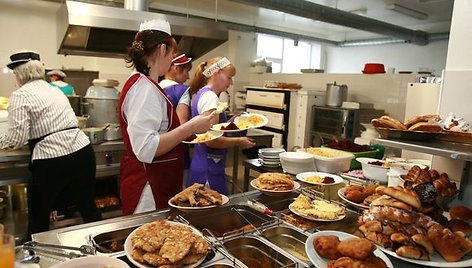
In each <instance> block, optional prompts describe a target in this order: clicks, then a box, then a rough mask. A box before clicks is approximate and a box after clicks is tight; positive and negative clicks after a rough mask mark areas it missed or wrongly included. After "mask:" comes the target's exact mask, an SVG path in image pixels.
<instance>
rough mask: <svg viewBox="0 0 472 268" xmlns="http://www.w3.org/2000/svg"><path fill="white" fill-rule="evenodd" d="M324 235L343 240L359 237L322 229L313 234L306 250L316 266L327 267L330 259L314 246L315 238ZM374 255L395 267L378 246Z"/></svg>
mask: <svg viewBox="0 0 472 268" xmlns="http://www.w3.org/2000/svg"><path fill="white" fill-rule="evenodd" d="M322 235H335V236H337V237H338V238H339V240H341V241H342V240H345V239H348V238H353V237H357V236H354V235H352V234H348V233H344V232H339V231H320V232H316V233H313V234H311V235H310V236H309V237H308V239H307V240H306V242H305V251H306V255H308V258H310V261H311V262H312V263H313V265H314V266H315V267H327V265H328V261H329V260H328V259H325V258H323V257H321V256H320V255H319V254H318V252H316V250H315V249H314V247H313V240H314V239H315V238H317V237H319V236H322ZM374 255H375V256H377V257H379V258H381V259H382V260H383V261H384V262H385V264H386V265H387V267H388V268H393V264H392V262H391V261H390V260H389V258H388V257H387V256H386V255H385V254H384V253H383V252H382V251H380V250H379V249H378V247H377V249H376V250H374Z"/></svg>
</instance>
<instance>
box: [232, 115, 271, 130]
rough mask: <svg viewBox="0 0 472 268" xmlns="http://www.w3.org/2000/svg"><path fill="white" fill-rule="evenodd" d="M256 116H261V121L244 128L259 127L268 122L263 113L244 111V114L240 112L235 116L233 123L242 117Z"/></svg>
mask: <svg viewBox="0 0 472 268" xmlns="http://www.w3.org/2000/svg"><path fill="white" fill-rule="evenodd" d="M254 115H255V116H258V117H260V118H262V122H261V123H260V124H258V125H254V126H249V127H248V128H245V129H249V128H259V127H263V126H265V125H267V123H269V119H268V118H267V117H266V116H265V115H262V114H256V113H244V114H241V115H240V116H238V117H236V118H235V119H234V123H235V124H236V123H238V122H239V121H240V120H241V119H244V118H248V117H250V116H254ZM245 129H243V130H245Z"/></svg>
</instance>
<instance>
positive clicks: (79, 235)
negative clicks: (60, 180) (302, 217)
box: [33, 191, 424, 268]
mask: <svg viewBox="0 0 472 268" xmlns="http://www.w3.org/2000/svg"><path fill="white" fill-rule="evenodd" d="M298 194H299V193H292V194H290V195H289V196H286V197H284V198H282V199H281V198H274V197H269V196H265V195H262V194H260V192H258V191H250V192H246V193H245V194H236V195H232V196H230V202H229V204H228V205H236V204H245V203H246V201H247V198H249V199H255V200H258V201H259V202H261V203H264V204H266V205H267V206H268V207H273V208H275V206H276V204H278V203H280V202H281V201H284V202H285V201H288V200H292V199H293V198H294V197H296V196H297V195H298ZM274 211H275V210H274ZM285 212H286V208H285ZM282 213H284V212H283V211H282V212H276V213H275V215H276V217H277V218H279V219H280V216H281V215H282ZM348 213H349V216H346V219H345V220H342V221H338V222H334V223H329V222H328V223H326V222H325V223H322V222H320V223H317V225H316V226H317V227H316V228H315V229H299V228H298V230H300V232H303V233H305V234H306V235H309V234H310V233H312V232H316V231H320V230H339V231H345V232H350V231H349V230H351V231H352V230H357V223H356V218H357V215H358V214H356V212H355V211H352V210H348ZM177 215H184V214H182V213H181V212H179V211H177V210H174V209H163V210H159V211H154V212H148V213H143V214H138V215H131V216H124V217H119V218H114V219H109V220H104V221H100V222H95V223H89V224H83V225H77V226H71V227H67V228H62V229H56V230H51V231H48V232H43V233H38V234H34V235H33V239H34V240H36V241H38V242H43V243H51V244H61V245H68V246H76V247H79V246H81V245H86V244H91V242H90V237H91V236H92V237H93V236H95V235H97V234H100V233H105V232H110V231H113V230H119V229H124V228H129V227H134V226H140V225H142V224H144V223H147V222H151V221H153V220H157V219H174V218H175V217H176V216H177ZM278 222H279V223H278V224H281V225H284V226H291V228H296V227H294V226H292V225H290V224H288V223H286V222H284V221H281V220H278ZM351 233H352V232H351ZM248 236H251V234H248ZM98 255H103V254H101V253H98ZM108 255H110V256H112V257H117V258H118V257H119V258H123V256H124V252H117V253H113V254H108ZM387 256H388V255H387ZM215 258H216V261H215ZM388 258H389V259H390V260H391V261H392V263H393V264H394V267H402V268H403V267H404V268H413V267H424V266H421V265H415V264H412V263H408V262H405V261H402V260H399V259H396V258H394V257H391V256H388ZM47 261H49V262H50V263H52V264H54V263H53V262H51V260H47V259H46V260H44V262H47ZM228 261H229V260H228V258H225V257H224V256H221V254H220V255H217V257H214V259H212V260H210V261H208V262H207V263H203V265H202V267H207V266H210V265H211V264H213V263H215V262H218V263H221V262H223V263H224V262H226V264H228ZM55 262H56V263H57V262H58V260H55ZM229 263H231V262H229ZM48 265H49V264H46V265H42V266H41V267H49V266H48ZM298 267H308V266H306V265H302V264H300V263H299V264H298ZM310 267H314V266H310Z"/></svg>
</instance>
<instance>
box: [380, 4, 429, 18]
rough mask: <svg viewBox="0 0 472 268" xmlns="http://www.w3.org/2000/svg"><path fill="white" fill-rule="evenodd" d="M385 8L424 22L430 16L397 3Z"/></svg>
mask: <svg viewBox="0 0 472 268" xmlns="http://www.w3.org/2000/svg"><path fill="white" fill-rule="evenodd" d="M385 8H386V9H390V10H393V11H397V12H399V13H402V14H403V15H407V16H410V17H413V18H417V19H419V20H424V19H427V18H428V14H426V13H423V12H421V11H418V10H415V9H412V8H409V7H406V6H402V5H400V4H396V3H393V4H387V5H386V6H385Z"/></svg>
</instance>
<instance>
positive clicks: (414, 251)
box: [395, 246, 429, 261]
mask: <svg viewBox="0 0 472 268" xmlns="http://www.w3.org/2000/svg"><path fill="white" fill-rule="evenodd" d="M395 252H396V253H397V254H398V256H402V257H405V258H410V259H415V260H425V261H429V255H428V254H427V253H426V251H424V250H422V249H421V248H419V247H415V246H401V247H399V248H398V249H397V250H396V251H395Z"/></svg>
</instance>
